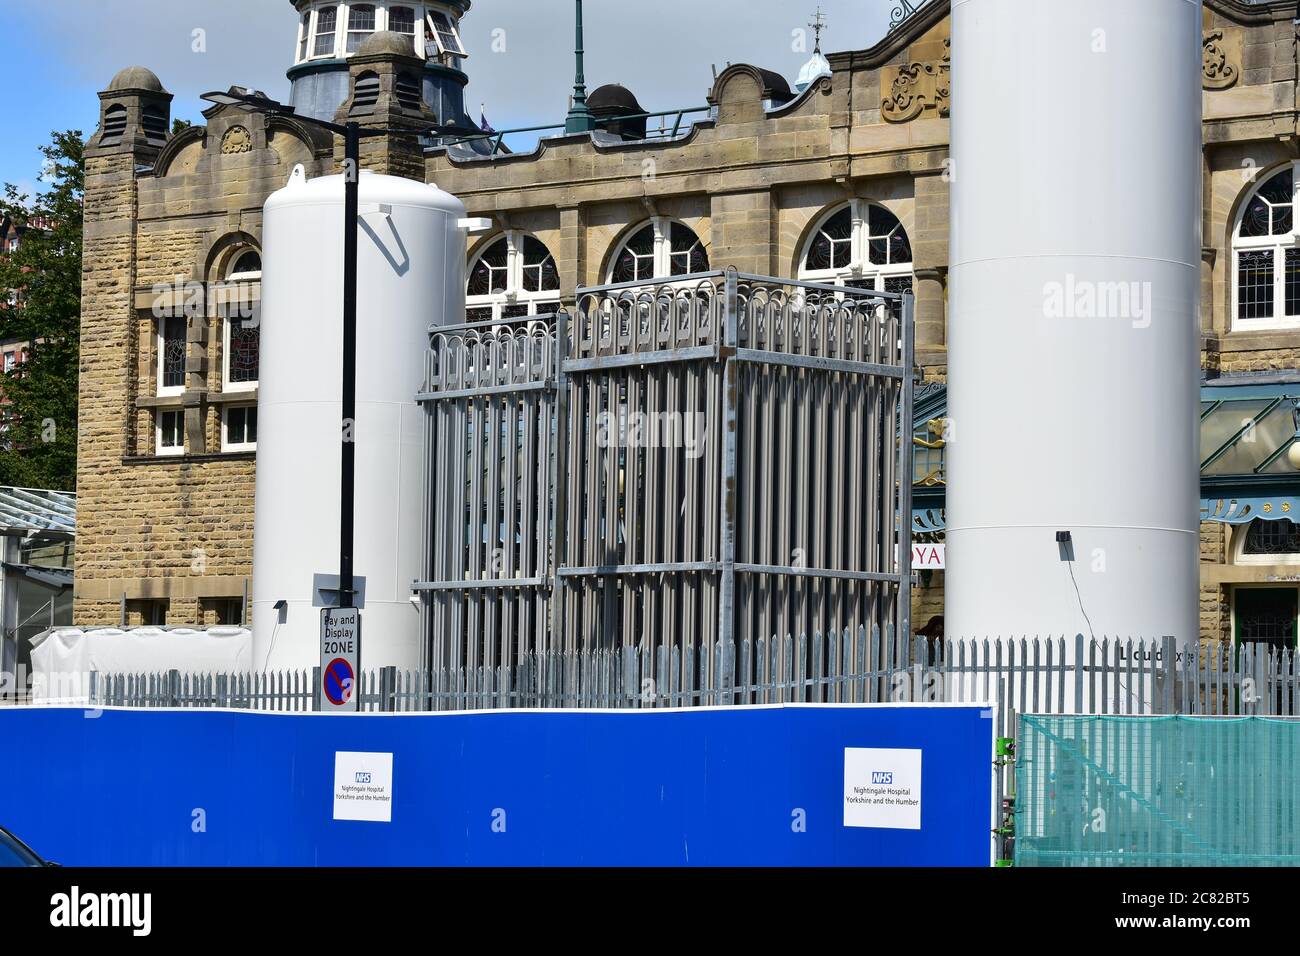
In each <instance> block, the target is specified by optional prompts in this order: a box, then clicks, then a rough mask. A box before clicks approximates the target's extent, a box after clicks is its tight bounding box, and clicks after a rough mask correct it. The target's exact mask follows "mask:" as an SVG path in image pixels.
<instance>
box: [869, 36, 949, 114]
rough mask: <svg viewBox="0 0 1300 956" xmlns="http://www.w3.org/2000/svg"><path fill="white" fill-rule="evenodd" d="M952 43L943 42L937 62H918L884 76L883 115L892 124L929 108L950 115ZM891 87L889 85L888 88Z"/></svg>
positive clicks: (882, 81)
mask: <svg viewBox="0 0 1300 956" xmlns="http://www.w3.org/2000/svg"><path fill="white" fill-rule="evenodd" d="M951 77H952V41H951V40H950V39H948V38H945V39H944V41H943V56H942V57H940V58H939V59H938V60H916V61H913V62H911V63H907V64H905V65H903V66H900V67H899V68H898V69H897V70H896V71H893V72H892V76H891V71H889V70H885V71H883V72H882V73H881V86H882V87H883V88H884V89H883V91H882V92H883V97H882V99H881V102H880V112H881V115H883V116H884V118H885V119H886V120H888V121H889V122H891V123H906V122H907V121H908V120H913V119H916V118H917V117H918V116H920V115H921V114H922V113H923V112H924V111H925V110H927V109H934V110H938V113H939V115H940V116H947V115H948V110H949V106H950V103H951V99H952V90H951V86H952V83H951ZM886 84H888V86H886Z"/></svg>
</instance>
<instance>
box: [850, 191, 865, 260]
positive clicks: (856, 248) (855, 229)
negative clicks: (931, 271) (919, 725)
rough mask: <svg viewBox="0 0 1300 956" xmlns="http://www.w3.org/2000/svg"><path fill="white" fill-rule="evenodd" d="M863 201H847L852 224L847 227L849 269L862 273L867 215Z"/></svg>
mask: <svg viewBox="0 0 1300 956" xmlns="http://www.w3.org/2000/svg"><path fill="white" fill-rule="evenodd" d="M865 205H866V204H865V203H864V202H863V201H862V200H861V199H854V200H852V201H851V202H850V203H849V208H850V210H851V213H850V215H851V217H852V225H851V226H850V227H849V271H850V272H851V273H853V274H854V275H858V276H860V275H862V273H863V271H864V270H865V269H866V263H867V216H866V209H865V208H864V207H865Z"/></svg>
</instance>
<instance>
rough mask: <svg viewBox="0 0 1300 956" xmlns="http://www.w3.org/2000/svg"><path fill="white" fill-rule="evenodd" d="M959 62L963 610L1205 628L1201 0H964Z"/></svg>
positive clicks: (1024, 622)
mask: <svg viewBox="0 0 1300 956" xmlns="http://www.w3.org/2000/svg"><path fill="white" fill-rule="evenodd" d="M952 69H953V77H952V96H953V105H952V180H951V213H952V227H951V228H952V233H951V238H952V243H951V249H950V255H951V269H950V289H949V293H950V298H949V306H950V312H949V314H950V320H949V342H948V362H949V381H948V396H949V415H950V424H949V435H950V438H951V440H950V442H949V445H948V460H947V471H948V487H947V514H946V520H947V546H948V551H947V573H946V580H945V600H946V609H945V632H946V634H947V635H948V636H949V637H955V638H973V637H980V638H982V637H986V636H987V637H989V638H993V637H996V636H1003V637H1011V636H1022V635H1029V636H1033V635H1049V634H1055V635H1074V634H1078V633H1082V634H1084V635H1089V634H1095V635H1096V636H1097V637H1101V636H1102V635H1118V636H1122V637H1127V636H1131V637H1134V638H1161V637H1164V636H1173V637H1174V638H1175V639H1176V640H1177V641H1178V642H1180V643H1182V642H1188V641H1193V640H1195V639H1196V638H1197V635H1198V627H1197V588H1198V567H1197V564H1198V535H1197V529H1198V520H1199V508H1198V498H1199V491H1198V457H1197V456H1198V431H1197V409H1198V407H1199V406H1198V402H1197V394H1198V382H1199V374H1200V373H1199V360H1198V326H1199V319H1198V316H1199V305H1200V260H1201V82H1200V75H1201V4H1200V0H1140V2H1136V0H954V2H953V14H952ZM1064 531H1068V532H1069V533H1070V539H1071V540H1070V541H1069V542H1068V543H1067V544H1060V543H1058V541H1057V532H1064Z"/></svg>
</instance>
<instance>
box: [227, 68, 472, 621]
mask: <svg viewBox="0 0 1300 956" xmlns="http://www.w3.org/2000/svg"><path fill="white" fill-rule="evenodd" d="M201 99H204V100H207V101H208V102H210V103H216V104H217V105H219V106H234V107H238V108H239V109H245V110H249V111H251V112H256V113H266V114H270V115H275V116H291V117H293V119H294V120H295V121H297V122H299V123H307V124H310V125H312V126H317V127H320V128H321V129H325V130H329V131H330V132H331V133H334V134H335V135H337V136H342V137H343V396H342V398H343V407H342V414H341V416H340V418H341V422H340V434H339V439H340V442H341V446H340V460H341V464H342V468H341V469H340V472H341V474H340V480H339V606H340V607H354V606H355V604H356V588H355V586H354V585H355V576H354V573H353V572H354V568H353V545H354V537H355V536H354V529H355V524H356V478H357V442H356V439H357V436H356V414H357V242H358V235H357V233H358V230H359V229H360V224H361V223H360V205H361V138H362V137H363V136H389V135H393V134H400V135H404V136H420V135H429V136H443V135H446V134H447V133H449V132H456V129H455V128H452V127H444V126H434V127H431V128H429V129H368V128H365V127H362V126H361V124H359V123H356V122H351V121H349V122H347V123H343V124H340V123H330V122H327V121H325V120H318V119H315V118H313V117H310V116H299V115H298V114H297V113H296V112H295V110H294V109H293V107H291V106H285V105H284V104H283V103H277V102H276V101H275V100H272V99H269V98H268V97H266V96H264V95H262V94H260V93H254V92H251V91H245V92H236V91H235V90H233V89H232V90H231V91H230V92H227V93H222V92H213V93H204V94H203V95H202V97H201Z"/></svg>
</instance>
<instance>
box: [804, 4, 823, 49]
mask: <svg viewBox="0 0 1300 956" xmlns="http://www.w3.org/2000/svg"><path fill="white" fill-rule="evenodd" d="M808 26H810V27H812V28H813V36H814V37H816V43H815V44H814V46H813V52H814V53H820V52H821V51H822V31H823V30H825V29H826V17H825V16H824V15H823V14H822V8H821V6H820V5H819V6H818V7H817V12H816V13H815V14H813V18H812V21H811V22H809V24H808Z"/></svg>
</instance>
